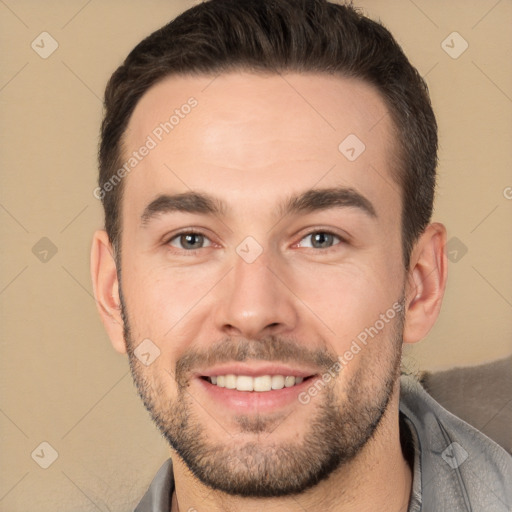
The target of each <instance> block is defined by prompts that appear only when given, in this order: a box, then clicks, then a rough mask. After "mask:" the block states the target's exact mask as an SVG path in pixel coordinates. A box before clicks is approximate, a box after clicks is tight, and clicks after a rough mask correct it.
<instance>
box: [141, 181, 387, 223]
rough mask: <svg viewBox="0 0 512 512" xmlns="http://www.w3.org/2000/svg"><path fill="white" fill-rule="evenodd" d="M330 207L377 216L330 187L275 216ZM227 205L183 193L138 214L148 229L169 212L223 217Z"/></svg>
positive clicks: (357, 198)
mask: <svg viewBox="0 0 512 512" xmlns="http://www.w3.org/2000/svg"><path fill="white" fill-rule="evenodd" d="M331 208H358V209H359V210H360V211H361V212H363V213H364V214H366V215H368V216H369V217H374V218H376V217H377V213H376V211H375V208H374V206H373V204H372V203H371V202H370V200H368V199H367V198H366V197H364V196H363V195H362V194H360V193H359V192H357V191H356V190H354V189H353V188H346V187H331V188H319V189H310V190H307V191H305V192H302V193H299V194H294V195H292V196H290V197H288V198H287V199H285V201H283V202H282V203H281V204H280V205H279V207H278V208H277V215H278V217H284V216H286V215H289V214H291V213H295V214H300V213H311V212H314V211H323V210H329V209H331ZM227 211H228V207H227V204H226V203H225V202H223V201H222V200H221V199H219V198H216V197H214V196H212V195H210V194H207V193H204V192H194V191H190V192H184V193H181V194H173V195H169V194H163V195H160V196H158V197H157V198H156V199H154V200H153V201H151V203H149V204H148V205H147V206H146V208H145V209H144V212H143V213H142V215H141V226H142V227H145V226H147V225H148V224H149V223H150V221H151V220H152V219H154V218H156V217H158V216H159V215H162V214H166V213H171V212H184V213H196V214H203V215H212V216H221V217H222V216H225V214H226V212H227Z"/></svg>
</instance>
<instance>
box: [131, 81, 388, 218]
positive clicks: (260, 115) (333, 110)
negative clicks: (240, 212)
mask: <svg viewBox="0 0 512 512" xmlns="http://www.w3.org/2000/svg"><path fill="white" fill-rule="evenodd" d="M123 146H124V157H125V161H128V159H129V158H131V157H132V158H133V151H138V149H139V148H141V147H143V146H147V147H151V149H150V150H149V151H143V152H144V153H145V156H143V157H140V155H139V159H138V160H137V161H136V162H135V161H133V163H134V164H135V165H134V166H133V171H130V173H129V176H127V178H126V182H125V183H124V186H125V194H124V200H123V205H124V212H126V213H128V212H127V211H126V205H127V204H129V206H130V211H134V210H137V211H142V209H143V208H144V206H145V205H146V204H147V203H148V202H150V201H151V200H152V199H153V198H154V197H155V196H156V195H158V194H161V193H176V192H185V191H188V190H190V189H194V190H209V191H211V190H215V191H216V193H217V194H218V195H221V196H222V195H224V196H225V197H226V198H227V201H228V202H230V201H231V202H236V201H239V205H240V206H241V205H244V203H245V205H244V207H245V209H246V210H247V209H248V208H249V207H250V206H249V204H248V203H247V199H248V198H249V196H250V197H252V198H258V197H259V199H260V201H259V204H260V206H261V205H262V204H263V203H268V204H269V205H270V204H271V203H272V201H273V199H277V197H278V196H280V194H281V195H282V194H283V192H292V191H293V189H297V190H303V189H304V188H311V187H313V186H314V185H315V183H318V182H319V181H322V183H321V185H323V186H331V185H333V184H336V185H340V184H345V185H348V186H352V187H353V186H355V187H356V188H358V189H363V190H364V189H366V192H368V193H369V194H370V195H372V194H379V193H380V192H381V190H379V188H380V189H382V186H383V183H384V181H387V182H388V183H389V182H391V181H392V178H391V173H390V169H391V166H392V165H393V160H394V158H393V156H394V154H395V151H394V146H395V138H394V135H393V127H392V122H391V118H390V116H389V115H388V114H387V108H386V105H385V103H384V101H383V100H382V98H381V97H380V95H379V93H378V92H377V91H376V90H375V89H374V88H373V87H372V86H370V85H369V84H366V83H365V82H362V81H360V80H357V79H349V78H345V77H340V76H331V75H323V74H284V75H279V74H275V75H261V74H252V73H229V74H222V75H220V76H217V77H215V76H206V75H204V76H202V75H200V76H171V77H168V78H166V79H164V80H163V81H161V82H160V83H158V84H157V85H155V86H153V87H152V88H150V89H149V90H148V91H147V92H146V94H145V95H144V96H143V97H142V98H141V100H140V101H139V103H138V104H137V106H136V108H135V110H134V112H133V115H132V117H131V119H130V122H129V124H128V128H127V130H126V133H125V137H124V145H123ZM354 157H355V158H354ZM283 187H284V188H286V190H284V189H283ZM391 192H392V193H394V194H396V190H394V191H391ZM123 217H125V216H124V215H123Z"/></svg>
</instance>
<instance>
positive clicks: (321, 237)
mask: <svg viewBox="0 0 512 512" xmlns="http://www.w3.org/2000/svg"><path fill="white" fill-rule="evenodd" d="M331 237H332V235H329V234H327V233H316V234H315V236H314V237H313V239H314V241H315V244H316V245H317V246H320V247H326V246H328V245H329V242H330V241H331Z"/></svg>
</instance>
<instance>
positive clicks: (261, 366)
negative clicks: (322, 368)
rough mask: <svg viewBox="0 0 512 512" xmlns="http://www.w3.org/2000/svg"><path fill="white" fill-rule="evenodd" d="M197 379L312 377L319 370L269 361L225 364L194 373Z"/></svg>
mask: <svg viewBox="0 0 512 512" xmlns="http://www.w3.org/2000/svg"><path fill="white" fill-rule="evenodd" d="M194 373H195V374H196V376H197V377H215V376H217V375H247V376H249V377H258V376H261V375H270V376H272V375H284V376H293V377H303V378H306V377H310V376H312V375H316V374H317V373H319V372H318V370H314V369H311V368H304V367H301V368H299V367H294V366H290V365H287V364H277V363H270V362H268V361H265V362H260V363H253V364H247V363H225V364H219V365H216V366H213V367H211V368H207V369H204V370H198V371H196V372H194Z"/></svg>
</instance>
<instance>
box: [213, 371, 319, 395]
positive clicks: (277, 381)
mask: <svg viewBox="0 0 512 512" xmlns="http://www.w3.org/2000/svg"><path fill="white" fill-rule="evenodd" d="M309 378H311V376H309V377H298V376H294V375H258V376H255V377H253V376H251V375H236V374H233V373H228V374H225V375H212V376H210V377H203V379H205V380H206V381H207V382H209V383H210V384H213V385H214V386H217V387H218V388H226V389H236V390H237V391H255V392H257V393H267V392H269V391H277V390H280V389H283V388H292V387H294V386H297V385H299V384H302V382H304V380H305V379H309Z"/></svg>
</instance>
